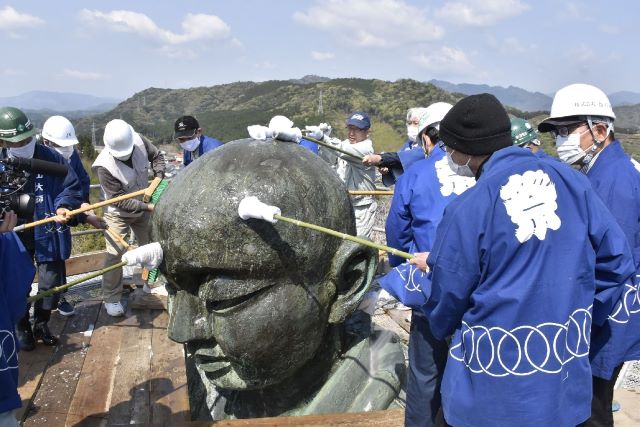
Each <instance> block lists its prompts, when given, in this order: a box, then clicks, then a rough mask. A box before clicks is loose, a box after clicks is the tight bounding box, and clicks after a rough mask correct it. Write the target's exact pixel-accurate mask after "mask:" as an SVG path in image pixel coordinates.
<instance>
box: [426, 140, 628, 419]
mask: <svg viewBox="0 0 640 427" xmlns="http://www.w3.org/2000/svg"><path fill="white" fill-rule="evenodd" d="M427 262H428V264H429V267H430V269H431V286H430V287H425V288H423V292H424V293H425V297H426V298H427V303H426V304H425V305H424V306H423V310H424V312H425V314H426V316H427V317H428V320H429V324H430V326H431V329H432V332H433V334H434V335H435V336H436V337H437V338H440V339H442V338H445V337H447V336H449V335H453V337H452V341H451V346H450V351H449V358H448V360H447V365H446V369H445V374H444V378H443V383H442V403H443V408H444V414H445V418H446V420H447V421H448V422H449V424H452V425H454V426H456V427H465V426H536V427H537V426H544V425H547V426H557V427H564V426H575V425H577V424H579V423H581V422H582V421H584V420H586V419H587V418H589V416H590V415H591V367H590V363H589V358H588V354H589V343H590V327H591V324H592V322H593V324H596V325H602V324H603V323H604V322H605V320H606V319H607V316H608V314H609V313H610V312H611V310H612V308H613V306H614V305H615V303H616V301H617V300H618V299H619V297H620V296H621V294H622V292H623V289H624V283H626V282H628V281H629V280H630V278H632V277H633V276H634V274H635V266H634V264H633V258H632V255H631V252H630V249H629V245H628V244H627V241H626V239H625V238H624V234H623V232H622V230H621V229H620V227H619V226H618V225H617V223H616V222H615V220H614V219H613V217H612V216H611V214H610V213H609V211H608V209H607V207H606V206H605V205H604V204H603V203H602V201H601V200H600V199H599V197H598V196H597V195H596V194H595V193H594V192H593V190H592V188H591V185H590V184H589V182H588V180H587V179H586V177H584V176H583V175H580V174H579V173H578V172H576V171H574V170H572V169H571V168H570V167H568V166H566V165H564V164H562V163H560V162H558V161H556V160H552V159H550V158H547V157H542V158H539V157H536V156H534V155H533V154H532V153H531V152H529V151H528V150H523V149H521V148H518V147H508V148H504V149H502V150H499V151H497V152H495V153H494V154H493V155H492V156H491V157H490V158H489V160H488V161H487V162H486V163H485V165H484V167H483V171H482V175H481V176H480V178H479V180H478V182H477V183H476V185H475V186H474V187H473V188H471V189H469V190H468V191H466V192H465V193H464V194H462V195H460V196H459V197H458V198H457V199H456V200H454V201H453V202H451V203H450V204H449V205H448V206H447V208H446V210H445V214H444V217H443V219H442V222H441V223H440V225H439V227H438V230H437V236H436V241H435V244H434V246H433V249H432V251H431V253H430V255H429V257H428V260H427Z"/></svg>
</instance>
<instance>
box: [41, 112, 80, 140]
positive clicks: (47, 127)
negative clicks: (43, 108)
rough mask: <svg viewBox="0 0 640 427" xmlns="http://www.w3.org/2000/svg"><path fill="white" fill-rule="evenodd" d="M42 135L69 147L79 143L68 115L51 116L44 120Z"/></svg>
mask: <svg viewBox="0 0 640 427" xmlns="http://www.w3.org/2000/svg"><path fill="white" fill-rule="evenodd" d="M42 137H43V138H44V139H46V140H48V141H51V142H54V143H55V144H57V145H59V146H61V147H69V146H71V145H75V144H77V143H78V138H76V131H75V129H74V128H73V125H72V124H71V122H70V121H69V120H68V119H67V118H66V117H62V116H51V117H49V118H48V119H47V121H46V122H44V126H42Z"/></svg>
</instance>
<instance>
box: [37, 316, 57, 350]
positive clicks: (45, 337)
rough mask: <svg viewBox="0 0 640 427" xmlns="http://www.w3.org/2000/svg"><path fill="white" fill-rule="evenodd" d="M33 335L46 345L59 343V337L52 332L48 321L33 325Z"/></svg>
mask: <svg viewBox="0 0 640 427" xmlns="http://www.w3.org/2000/svg"><path fill="white" fill-rule="evenodd" d="M33 337H34V338H35V339H37V340H42V342H43V343H44V344H45V345H50V346H54V345H58V338H56V337H54V336H53V335H52V334H51V331H50V330H49V325H48V324H47V322H38V323H36V324H35V325H33Z"/></svg>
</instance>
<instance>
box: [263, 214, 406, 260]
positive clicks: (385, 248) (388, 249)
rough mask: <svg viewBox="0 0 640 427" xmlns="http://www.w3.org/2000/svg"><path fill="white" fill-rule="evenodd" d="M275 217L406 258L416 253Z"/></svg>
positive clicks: (275, 215) (286, 218) (282, 217)
mask: <svg viewBox="0 0 640 427" xmlns="http://www.w3.org/2000/svg"><path fill="white" fill-rule="evenodd" d="M273 217H274V218H275V219H279V220H281V221H284V222H288V223H290V224H295V225H297V226H299V227H304V228H309V229H311V230H315V231H320V232H322V233H326V234H329V235H331V236H334V237H338V238H340V239H343V240H350V241H352V242H356V243H360V244H361V245H364V246H369V247H370V248H375V249H380V250H383V251H385V252H389V253H390V254H393V255H396V256H399V257H402V258H405V259H412V258H414V255H413V254H410V253H408V252H403V251H399V250H398V249H395V248H391V247H389V246H385V245H381V244H379V243H374V242H372V241H370V240H367V239H362V238H360V237H355V236H352V235H350V234H346V233H341V232H339V231H335V230H332V229H330V228H325V227H322V226H320V225H315V224H310V223H308V222H303V221H299V220H297V219H293V218H288V217H286V216H282V215H278V214H274V215H273Z"/></svg>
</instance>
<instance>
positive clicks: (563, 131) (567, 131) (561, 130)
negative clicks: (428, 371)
mask: <svg viewBox="0 0 640 427" xmlns="http://www.w3.org/2000/svg"><path fill="white" fill-rule="evenodd" d="M586 124H587V123H586V122H580V123H573V124H570V125H566V126H556V127H555V128H553V129H552V130H551V134H552V135H553V137H554V138H557V137H558V136H561V137H567V136H569V135H571V134H572V133H573V132H575V131H576V130H577V129H579V128H580V127H581V126H584V125H586Z"/></svg>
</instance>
